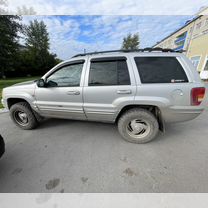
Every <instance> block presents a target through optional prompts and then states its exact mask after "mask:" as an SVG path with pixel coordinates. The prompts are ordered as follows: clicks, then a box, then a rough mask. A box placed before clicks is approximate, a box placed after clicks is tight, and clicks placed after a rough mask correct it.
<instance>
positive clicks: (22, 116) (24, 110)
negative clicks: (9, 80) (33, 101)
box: [10, 102, 38, 130]
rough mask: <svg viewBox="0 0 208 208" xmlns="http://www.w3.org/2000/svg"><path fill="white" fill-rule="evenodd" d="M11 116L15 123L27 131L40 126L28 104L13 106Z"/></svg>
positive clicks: (22, 103)
mask: <svg viewBox="0 0 208 208" xmlns="http://www.w3.org/2000/svg"><path fill="white" fill-rule="evenodd" d="M10 116H11V118H12V120H13V121H14V123H15V124H16V125H17V126H18V127H20V128H22V129H25V130H30V129H34V128H36V127H37V125H38V121H37V119H36V117H35V115H34V113H33V111H32V109H31V107H30V105H29V104H28V103H26V102H19V103H16V104H14V105H12V106H11V108H10Z"/></svg>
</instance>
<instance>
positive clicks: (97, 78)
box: [83, 56, 136, 122]
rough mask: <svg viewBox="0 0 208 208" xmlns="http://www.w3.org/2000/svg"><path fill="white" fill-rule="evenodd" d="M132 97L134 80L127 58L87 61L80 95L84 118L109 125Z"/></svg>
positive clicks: (104, 58) (134, 92)
mask: <svg viewBox="0 0 208 208" xmlns="http://www.w3.org/2000/svg"><path fill="white" fill-rule="evenodd" d="M135 94H136V86H135V78H134V74H133V70H132V66H131V63H130V62H129V60H128V58H127V57H126V56H114V57H109V56H106V57H100V58H99V57H97V58H89V61H88V66H87V71H86V77H85V84H84V93H83V95H84V111H85V114H86V116H87V119H89V120H99V121H109V122H112V121H113V120H114V119H115V116H116V115H117V112H118V111H119V109H121V108H122V105H125V103H128V102H130V101H131V100H134V96H135Z"/></svg>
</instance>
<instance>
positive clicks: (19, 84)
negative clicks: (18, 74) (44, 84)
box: [12, 80, 36, 86]
mask: <svg viewBox="0 0 208 208" xmlns="http://www.w3.org/2000/svg"><path fill="white" fill-rule="evenodd" d="M35 81H36V80H32V81H27V82H20V83H17V84H14V85H12V86H23V85H31V84H34V83H35Z"/></svg>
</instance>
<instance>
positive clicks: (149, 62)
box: [134, 57, 188, 83]
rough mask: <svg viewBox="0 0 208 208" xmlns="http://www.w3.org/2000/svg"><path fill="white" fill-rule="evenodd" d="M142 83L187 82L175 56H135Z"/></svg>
mask: <svg viewBox="0 0 208 208" xmlns="http://www.w3.org/2000/svg"><path fill="white" fill-rule="evenodd" d="M134 59H135V62H136V65H137V69H138V72H139V75H140V79H141V82H142V83H180V82H188V78H187V76H186V73H185V72H184V69H183V68H182V66H181V64H180V63H179V62H178V60H177V59H176V58H175V57H135V58H134Z"/></svg>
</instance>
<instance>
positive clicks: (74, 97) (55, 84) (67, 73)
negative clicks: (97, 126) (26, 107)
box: [35, 60, 85, 119]
mask: <svg viewBox="0 0 208 208" xmlns="http://www.w3.org/2000/svg"><path fill="white" fill-rule="evenodd" d="M83 66H84V60H82V61H77V62H76V61H75V62H73V63H70V62H69V63H67V64H64V65H62V66H60V67H59V68H57V69H56V70H54V71H52V73H51V74H49V75H48V76H47V77H46V78H45V83H46V84H45V85H46V86H45V87H37V88H36V90H35V97H36V103H35V104H36V106H37V107H38V109H39V110H40V113H41V115H43V116H48V117H58V118H72V119H85V114H84V111H83V99H82V94H83V92H82V89H83V87H82V86H81V81H82V79H84V77H83V74H84V72H83V68H84V67H83Z"/></svg>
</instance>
